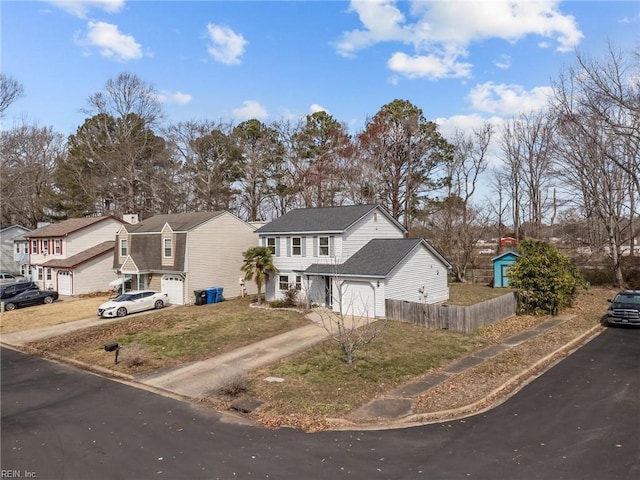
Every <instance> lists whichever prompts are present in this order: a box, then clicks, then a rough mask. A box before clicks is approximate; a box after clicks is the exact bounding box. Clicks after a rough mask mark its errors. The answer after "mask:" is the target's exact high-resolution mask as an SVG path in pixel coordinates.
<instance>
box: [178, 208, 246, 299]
mask: <svg viewBox="0 0 640 480" xmlns="http://www.w3.org/2000/svg"><path fill="white" fill-rule="evenodd" d="M253 232H254V229H253V227H252V226H250V225H249V224H247V223H245V222H243V221H242V220H240V219H239V218H237V217H235V216H233V215H232V214H230V213H223V214H222V215H220V216H218V217H216V218H213V219H212V220H210V221H208V222H206V223H204V224H202V225H200V226H198V227H197V228H195V229H194V230H191V231H190V232H188V236H187V252H186V258H187V261H186V265H185V271H186V272H187V275H186V280H185V289H186V290H185V291H186V294H187V297H186V299H185V300H186V301H187V302H188V303H193V302H194V301H195V297H194V294H193V291H194V290H200V289H203V288H208V287H223V289H224V291H223V294H224V296H225V297H227V298H229V297H238V296H240V278H243V277H244V273H243V272H242V270H241V267H242V264H243V259H244V256H243V253H244V252H245V251H246V250H247V249H248V248H251V247H254V246H257V245H258V242H257V238H256V235H255V233H253ZM245 286H246V289H247V293H248V294H255V293H257V289H256V285H255V282H253V281H249V282H246V283H245Z"/></svg>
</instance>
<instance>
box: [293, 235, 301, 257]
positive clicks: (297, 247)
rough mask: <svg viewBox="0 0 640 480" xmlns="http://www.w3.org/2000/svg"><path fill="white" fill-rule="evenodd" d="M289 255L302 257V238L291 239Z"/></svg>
mask: <svg viewBox="0 0 640 480" xmlns="http://www.w3.org/2000/svg"><path fill="white" fill-rule="evenodd" d="M291 254H292V255H302V237H293V238H291Z"/></svg>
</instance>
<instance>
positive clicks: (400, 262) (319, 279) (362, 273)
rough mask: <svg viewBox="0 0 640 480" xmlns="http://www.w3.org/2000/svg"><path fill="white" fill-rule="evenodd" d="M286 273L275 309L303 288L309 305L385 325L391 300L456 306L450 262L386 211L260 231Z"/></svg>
mask: <svg viewBox="0 0 640 480" xmlns="http://www.w3.org/2000/svg"><path fill="white" fill-rule="evenodd" d="M256 233H257V234H258V236H259V244H260V245H262V246H265V247H268V248H269V249H270V250H271V252H272V254H273V263H274V265H275V266H276V267H277V269H278V271H279V272H278V273H277V274H275V275H270V276H269V279H268V281H267V284H266V286H265V298H266V300H267V301H273V300H278V299H282V298H283V297H284V294H285V292H286V291H287V290H289V289H291V288H295V289H296V290H299V291H300V295H301V296H302V297H303V298H304V299H305V300H306V302H307V304H317V305H322V306H327V307H331V308H332V309H333V310H334V311H336V312H340V311H342V312H343V313H345V314H353V315H356V316H366V317H376V318H383V317H385V315H386V314H385V300H386V299H387V298H389V299H395V300H407V301H412V302H424V303H437V302H442V301H446V300H447V299H448V298H449V288H448V284H447V273H448V270H449V269H450V268H451V265H450V264H449V262H448V261H447V260H446V259H445V258H444V257H443V256H442V255H440V254H439V253H438V252H437V251H436V250H435V249H434V248H433V247H432V246H431V244H430V243H429V242H427V241H426V240H424V239H420V238H405V235H406V230H405V229H404V227H403V226H402V225H400V223H398V222H397V221H396V220H395V219H394V218H393V217H392V216H391V214H389V212H388V211H386V210H385V209H384V208H382V207H381V206H379V205H349V206H341V207H324V208H305V209H296V210H292V211H291V212H288V213H286V214H285V215H283V216H282V217H280V218H278V219H276V220H274V221H272V222H270V223H268V224H267V225H265V226H263V227H261V228H259V229H257V230H256Z"/></svg>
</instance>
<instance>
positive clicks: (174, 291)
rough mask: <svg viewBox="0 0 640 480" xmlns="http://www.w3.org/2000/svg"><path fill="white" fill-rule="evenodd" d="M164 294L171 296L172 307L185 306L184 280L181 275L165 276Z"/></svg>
mask: <svg viewBox="0 0 640 480" xmlns="http://www.w3.org/2000/svg"><path fill="white" fill-rule="evenodd" d="M162 292H164V293H166V294H167V295H169V303H170V304H171V305H184V304H185V301H184V279H183V278H182V277H181V276H180V275H164V276H163V277H162Z"/></svg>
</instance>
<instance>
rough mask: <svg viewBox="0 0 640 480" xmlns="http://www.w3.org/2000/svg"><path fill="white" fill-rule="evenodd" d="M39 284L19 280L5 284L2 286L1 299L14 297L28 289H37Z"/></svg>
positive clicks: (0, 288)
mask: <svg viewBox="0 0 640 480" xmlns="http://www.w3.org/2000/svg"><path fill="white" fill-rule="evenodd" d="M37 289H38V286H37V285H36V284H35V283H33V282H18V283H12V284H11V285H3V286H2V287H0V300H4V299H5V298H9V297H13V296H14V295H17V294H19V293H22V292H25V291H27V290H37Z"/></svg>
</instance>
